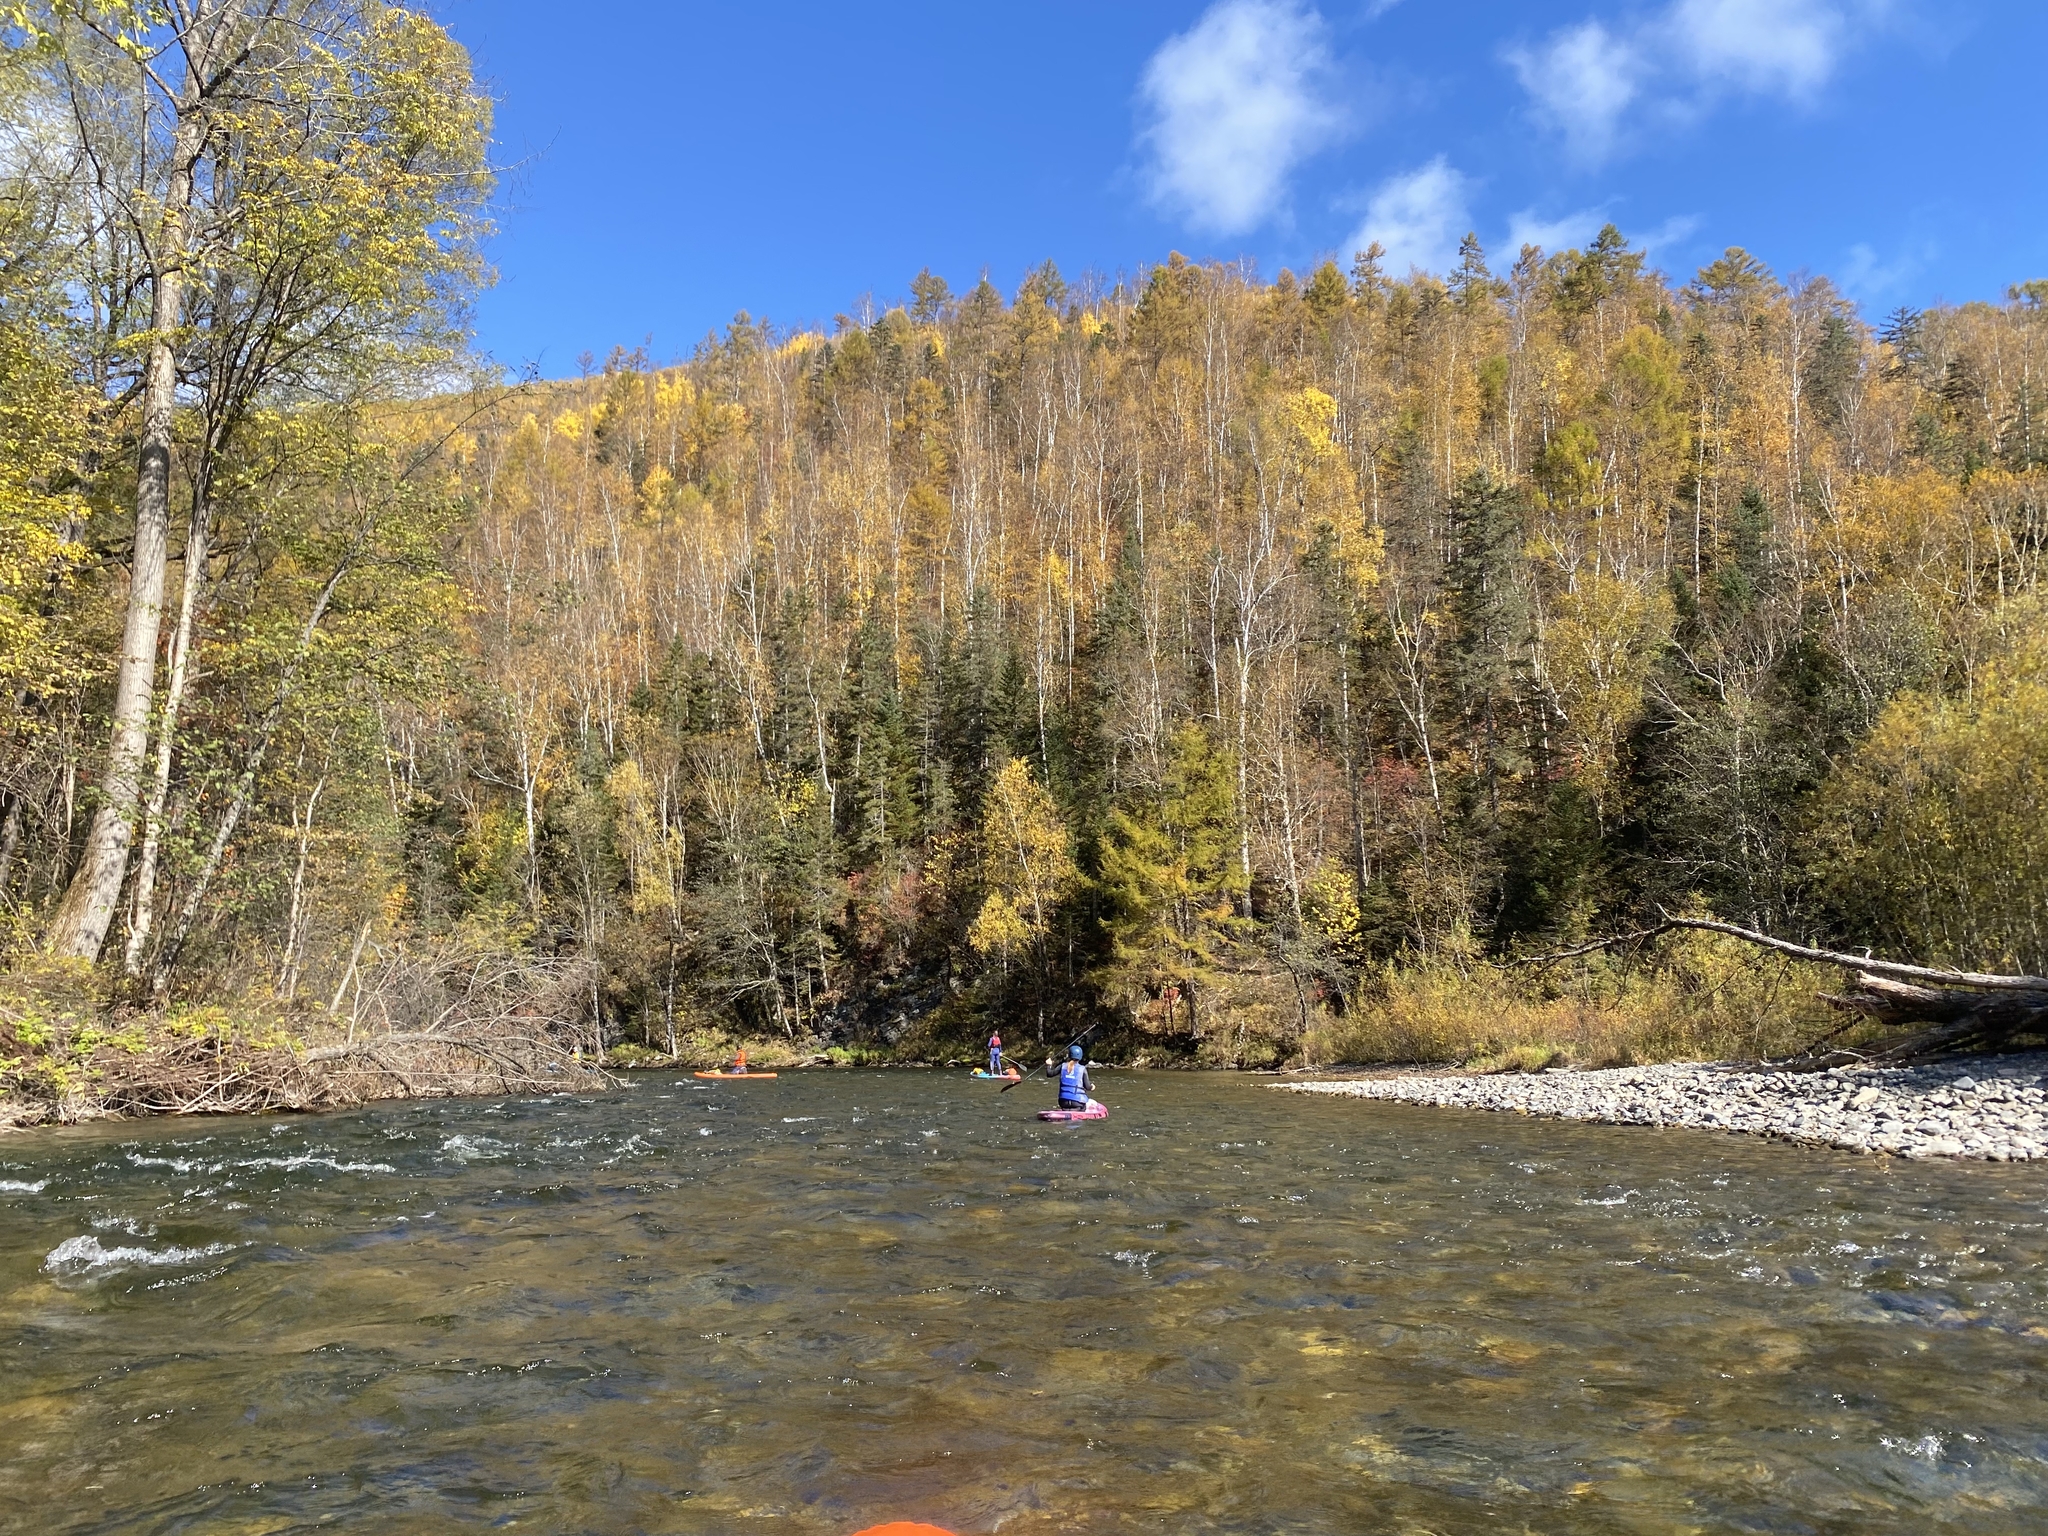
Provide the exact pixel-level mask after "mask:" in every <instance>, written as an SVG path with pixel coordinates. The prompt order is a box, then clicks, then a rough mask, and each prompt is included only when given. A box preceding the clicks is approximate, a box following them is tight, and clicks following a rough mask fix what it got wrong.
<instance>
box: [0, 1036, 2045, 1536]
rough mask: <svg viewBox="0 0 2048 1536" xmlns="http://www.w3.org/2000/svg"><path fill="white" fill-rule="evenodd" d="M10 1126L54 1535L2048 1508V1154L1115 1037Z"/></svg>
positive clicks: (16, 1256)
mask: <svg viewBox="0 0 2048 1536" xmlns="http://www.w3.org/2000/svg"><path fill="white" fill-rule="evenodd" d="M1102 1082H1103V1087H1102V1089H1101V1090H1100V1091H1101V1095H1102V1097H1103V1098H1104V1099H1105V1100H1106V1101H1107V1102H1108V1103H1109V1104H1110V1105H1111V1111H1112V1112H1111V1117H1110V1119H1109V1120H1107V1121H1105V1122H1102V1123H1098V1124H1086V1125H1074V1126H1054V1125H1041V1124H1039V1123H1038V1122H1037V1121H1036V1120H1035V1119H1033V1118H1032V1117H1031V1111H1032V1110H1033V1109H1035V1108H1037V1107H1040V1106H1041V1105H1043V1104H1044V1103H1045V1102H1046V1101H1047V1093H1046V1090H1045V1086H1044V1085H1042V1084H1038V1083H1027V1084H1025V1085H1024V1086H1022V1087H1020V1088H1018V1089H1017V1090H1016V1091H1015V1092H1013V1093H1009V1094H1003V1095H1000V1096H999V1095H998V1094H997V1093H996V1092H995V1091H994V1085H991V1084H986V1083H980V1084H977V1083H975V1082H973V1081H972V1080H971V1079H969V1078H968V1077H967V1076H966V1074H964V1073H951V1074H938V1073H929V1072H894V1073H850V1072H840V1073H823V1072H819V1073H810V1074H796V1075H789V1076H784V1077H783V1078H782V1079H780V1080H779V1081H778V1082H773V1083H767V1082H762V1083H743V1084H739V1083H736V1084H706V1083H699V1082H697V1081H695V1080H694V1079H680V1080H679V1079H675V1078H670V1077H666V1076H662V1077H649V1078H641V1079H638V1080H636V1081H635V1082H634V1083H632V1084H631V1085H630V1086H628V1087H627V1088H625V1089H623V1090H621V1091H619V1092H617V1093H615V1094H612V1095H609V1096H606V1097H602V1098H594V1099H583V1100H527V1101H513V1102H503V1103H489V1102H439V1103H426V1104H405V1105H387V1106H380V1107H373V1108H370V1109H365V1110H362V1111H358V1112H354V1113H350V1114H346V1115H338V1116H332V1117H327V1118H318V1119H292V1120H266V1121H246V1120H243V1121H217V1122H211V1123H194V1124H185V1125H176V1126H171V1125H166V1124H162V1123H154V1124H147V1125H134V1124H130V1125H123V1126H118V1127H113V1128H106V1127H96V1128H85V1129H81V1130H75V1131H56V1132H40V1133H34V1134H29V1135H22V1136H16V1137H12V1138H9V1139H6V1140H0V1351H4V1353H0V1528H4V1529H6V1530H10V1531H11V1530H35V1531H40V1532H86V1531H95V1532H97V1531H105V1532H113V1531H121V1532H130V1531H134V1532H207V1533H215V1532H237V1533H240V1532H285V1531H300V1530H307V1529H311V1528H314V1527H316V1526H322V1525H340V1526H344V1527H348V1528H352V1529H360V1530H363V1531H375V1532H378V1533H380V1536H381V1533H388V1532H407V1533H409V1532H429V1531H433V1532H445V1531H448V1530H453V1529H466V1528H470V1527H484V1526H505V1527H512V1526H521V1527H526V1528H529V1529H534V1530H539V1531H562V1532H592V1533H599V1532H602V1533H609V1532H679V1533H713V1532H717V1533H725V1532H747V1531H760V1532H764V1533H765V1532H776V1533H782V1532H788V1533H799V1536H811V1533H819V1536H823V1533H832V1536H842V1533H846V1532H850V1531H852V1530H854V1529H855V1528H857V1527H859V1526H861V1525H865V1524H868V1523H870V1522H873V1521H877V1520H881V1519H885V1518H898V1519H923V1520H930V1521H933V1522H936V1523H938V1524H941V1525H944V1526H946V1527H948V1528H950V1529H953V1530H956V1531H960V1532H962V1533H980V1532H991V1531H997V1530H1000V1531H1004V1532H1008V1533H1017V1536H1024V1533H1038V1532H1053V1531H1087V1532H1110V1531H1117V1532H1123V1531H1129V1532H1147V1533H1152V1532H1173V1533H1197V1532H1260V1533H1264V1532H1272V1533H1279V1532H1289V1533H1294V1532H1332V1533H1340V1532H1341V1533H1347V1536H1348V1533H1369V1532H1389V1533H1423V1532H1427V1533H1434V1536H1462V1533H1467V1532H1471V1533H1478V1532H1486V1533H1495V1532H1523V1531H1528V1532H1559V1533H1563V1532H1573V1533H1578V1532H1642V1533H1659V1536H1662V1533H1668V1532H1680V1531H1703V1532H1706V1531H1711V1532H1720V1531H1730V1532H1736V1531H1741V1532H1752V1531H1754V1532H1816V1533H1842V1536H1847V1533H1851V1532H1854V1533H1857V1536H1869V1533H1876V1532H1915V1533H1922V1532H1937V1531H1938V1532H1999V1533H2004V1532H2020V1531H2029V1530H2035V1531H2038V1530H2042V1529H2048V1391H2044V1387H2048V1268H2044V1264H2043V1261H2044V1259H2048V1173H2044V1171H2042V1170H2040V1169H2038V1168H2032V1167H2026V1166H1987V1165H1983V1164H1976V1165H1970V1166H1955V1165H1946V1164H1928V1163H1899V1162H1891V1161H1885V1160H1878V1159H1871V1158H1856V1157H1851V1156H1847V1155H1836V1154H1832V1153H1821V1152H1811V1151H1802V1150H1796V1149H1790V1148H1787V1147H1783V1146H1775V1145H1767V1144H1763V1143H1760V1142H1756V1141H1753V1140H1750V1139H1747V1138H1742V1137H1734V1136H1717V1135H1713V1134H1710V1133H1705V1132H1690V1131H1665V1132H1657V1131H1648V1130H1641V1129H1628V1128H1604V1127H1596V1126H1575V1125H1569V1124H1562V1123H1556V1122H1540V1121H1534V1120H1527V1119H1522V1118H1519V1117H1513V1116H1499V1115H1486V1114H1481V1113H1476V1112H1464V1111H1455V1110H1431V1109H1421V1108H1414V1107H1410V1106H1405V1105H1398V1104H1383V1103H1368V1102H1360V1101H1347V1100H1324V1099H1318V1098H1305V1097H1302V1096H1298V1095H1293V1094H1282V1093H1276V1092H1273V1091H1270V1090H1269V1089H1266V1088H1263V1087H1261V1086H1259V1085H1258V1084H1257V1083H1256V1082H1255V1081H1248V1080H1245V1079H1236V1078H1229V1077H1217V1076H1193V1075H1175V1074H1159V1073H1153V1074H1138V1073H1132V1074H1105V1075H1104V1078H1103V1079H1102Z"/></svg>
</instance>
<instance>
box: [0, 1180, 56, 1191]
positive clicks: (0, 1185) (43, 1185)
mask: <svg viewBox="0 0 2048 1536" xmlns="http://www.w3.org/2000/svg"><path fill="white" fill-rule="evenodd" d="M49 1186H50V1181H49V1180H48V1179H38V1180H36V1181H35V1183H33V1184H28V1183H24V1182H23V1181H22V1180H20V1179H0V1195H40V1194H41V1193H42V1192H43V1191H44V1190H45V1189H47V1188H49Z"/></svg>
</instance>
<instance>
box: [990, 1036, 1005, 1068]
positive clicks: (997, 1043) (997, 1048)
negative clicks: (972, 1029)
mask: <svg viewBox="0 0 2048 1536" xmlns="http://www.w3.org/2000/svg"><path fill="white" fill-rule="evenodd" d="M988 1075H989V1076H990V1077H1001V1076H1002V1075H1003V1035H1002V1031H1001V1030H997V1031H996V1032H995V1033H994V1034H992V1035H990V1036H989V1037H988Z"/></svg>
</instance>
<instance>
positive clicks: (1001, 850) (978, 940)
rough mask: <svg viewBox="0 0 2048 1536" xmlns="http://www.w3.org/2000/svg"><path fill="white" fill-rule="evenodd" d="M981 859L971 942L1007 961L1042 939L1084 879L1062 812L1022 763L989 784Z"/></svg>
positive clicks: (1011, 765) (1008, 765)
mask: <svg viewBox="0 0 2048 1536" xmlns="http://www.w3.org/2000/svg"><path fill="white" fill-rule="evenodd" d="M980 854H981V885H982V889H983V891H984V892H985V895H984V896H983V898H982V903H981V910H980V912H978V913H977V914H976V915H975V919H974V922H973V923H972V924H971V925H970V926H969V927H968V930H967V942H968V943H969V944H971V945H972V946H973V947H974V951H975V953H976V954H980V955H1000V956H1001V957H1002V959H1003V962H1004V963H1005V964H1008V963H1009V958H1010V953H1011V951H1012V950H1015V949H1020V948H1023V947H1025V946H1027V945H1031V946H1036V945H1038V944H1039V943H1041V942H1042V941H1043V940H1044V938H1045V934H1046V930H1047V927H1048V926H1049V924H1050V921H1051V916H1052V911H1053V909H1054V908H1055V907H1057V906H1058V905H1059V903H1060V901H1061V899H1062V898H1063V897H1065V896H1066V895H1067V894H1068V893H1069V892H1071V891H1072V890H1073V889H1074V886H1075V884H1076V883H1077V881H1078V880H1079V878H1080V872H1079V870H1078V869H1076V867H1075V864H1074V844H1073V838H1072V836H1071V835H1070V834H1069V833H1068V831H1067V826H1066V822H1065V821H1064V820H1062V819H1061V817H1060V808H1059V807H1058V806H1057V805H1055V804H1054V803H1053V798H1052V796H1051V795H1049V794H1047V793H1046V790H1045V786H1044V785H1042V784H1040V783H1039V782H1038V780H1037V779H1036V778H1035V777H1033V775H1032V772H1031V765H1030V764H1029V763H1028V762H1026V761H1024V759H1022V758H1012V759H1011V760H1010V761H1009V762H1007V763H1005V764H1004V765H1003V768H1002V771H1001V772H1000V773H998V774H997V775H996V777H995V781H994V782H993V783H992V784H990V785H989V788H988V794H987V796H986V798H985V799H984V800H983V801H982V829H981V849H980Z"/></svg>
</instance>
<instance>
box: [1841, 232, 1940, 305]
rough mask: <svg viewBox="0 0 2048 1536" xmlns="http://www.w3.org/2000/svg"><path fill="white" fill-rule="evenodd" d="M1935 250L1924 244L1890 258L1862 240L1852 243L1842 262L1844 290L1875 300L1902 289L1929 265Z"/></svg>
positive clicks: (1857, 296) (1856, 296)
mask: <svg viewBox="0 0 2048 1536" xmlns="http://www.w3.org/2000/svg"><path fill="white" fill-rule="evenodd" d="M1932 255H1933V250H1932V248H1931V247H1928V246H1921V247H1918V248H1916V249H1913V250H1908V251H1902V252H1900V253H1899V254H1898V255H1896V256H1894V257H1892V258H1891V259H1890V260H1889V261H1887V260H1885V259H1884V258H1883V257H1881V256H1879V255H1878V253H1877V252H1876V251H1875V250H1873V249H1871V247H1870V246H1868V245H1865V244H1863V243H1861V242H1860V241H1859V242H1858V243H1857V244H1855V245H1852V246H1850V247H1849V254H1848V260H1846V261H1844V262H1843V263H1842V291H1843V292H1844V293H1847V294H1849V295H1851V296H1852V297H1855V298H1859V299H1864V300H1867V301H1870V302H1872V303H1875V302H1877V301H1879V300H1882V299H1885V298H1888V297H1890V296H1892V295H1893V294H1896V293H1898V292H1899V291H1900V290H1901V289H1903V288H1904V287H1905V285H1906V284H1907V283H1908V282H1909V281H1911V279H1912V278H1914V277H1915V276H1917V275H1918V274H1919V272H1920V271H1921V270H1922V269H1923V268H1924V267H1925V266H1926V265H1927V261H1928V258H1929V257H1931V256H1932Z"/></svg>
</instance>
